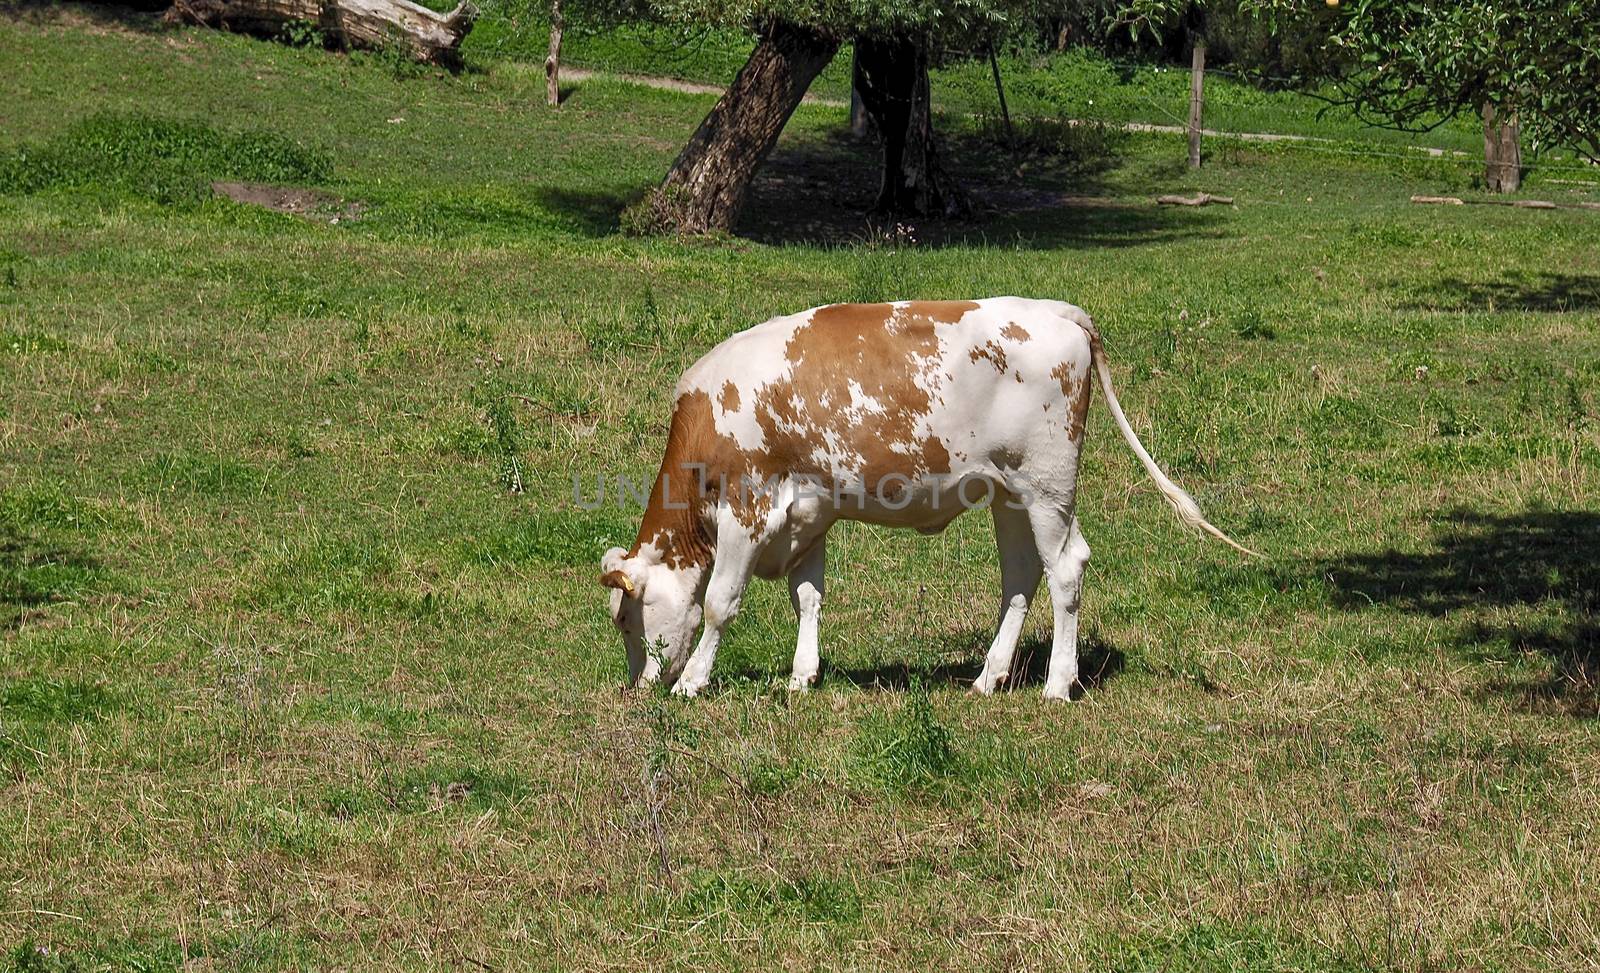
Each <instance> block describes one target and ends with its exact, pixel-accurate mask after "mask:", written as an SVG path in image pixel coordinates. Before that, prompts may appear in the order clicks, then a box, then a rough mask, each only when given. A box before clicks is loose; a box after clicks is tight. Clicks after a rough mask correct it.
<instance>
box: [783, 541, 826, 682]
mask: <svg viewBox="0 0 1600 973" xmlns="http://www.w3.org/2000/svg"><path fill="white" fill-rule="evenodd" d="M827 547H828V543H827V541H826V540H818V541H817V543H816V545H815V546H813V547H812V548H811V550H810V551H809V552H807V554H806V556H805V557H803V558H801V560H800V562H799V563H798V564H796V565H795V566H794V569H793V570H791V571H790V572H789V603H790V604H791V605H793V606H794V614H795V618H796V620H797V621H798V623H799V626H798V628H799V631H798V634H797V635H796V636H795V643H794V674H793V675H791V676H790V677H789V688H790V689H792V690H797V691H802V692H803V691H804V690H806V689H809V688H810V687H811V685H812V683H815V682H816V681H817V668H818V666H819V665H820V660H821V656H820V654H819V652H818V649H817V624H818V620H819V619H820V618H821V616H822V592H823V580H822V576H823V562H824V561H825V560H826V551H827Z"/></svg>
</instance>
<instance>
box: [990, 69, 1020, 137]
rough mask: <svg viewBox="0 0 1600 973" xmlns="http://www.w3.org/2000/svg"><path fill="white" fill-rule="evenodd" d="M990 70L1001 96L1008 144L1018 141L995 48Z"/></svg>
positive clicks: (1002, 116)
mask: <svg viewBox="0 0 1600 973" xmlns="http://www.w3.org/2000/svg"><path fill="white" fill-rule="evenodd" d="M989 69H990V70H992V71H993V72H994V90H995V94H997V95H999V96H1000V117H1001V118H1003V119H1005V122H1006V142H1007V143H1010V142H1013V141H1015V140H1016V133H1015V132H1013V131H1011V109H1009V108H1007V107H1006V86H1005V85H1003V84H1001V83H1000V61H999V59H998V58H996V57H995V56H994V48H993V47H991V48H989Z"/></svg>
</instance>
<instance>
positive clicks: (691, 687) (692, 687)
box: [672, 679, 706, 699]
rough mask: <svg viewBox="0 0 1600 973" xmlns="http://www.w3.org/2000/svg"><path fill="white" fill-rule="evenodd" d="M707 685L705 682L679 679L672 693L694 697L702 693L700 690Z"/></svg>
mask: <svg viewBox="0 0 1600 973" xmlns="http://www.w3.org/2000/svg"><path fill="white" fill-rule="evenodd" d="M705 686H706V684H705V683H703V682H690V681H689V680H687V679H679V680H678V682H677V684H676V685H674V686H673V687H672V695H674V696H683V697H685V698H689V699H692V698H694V697H695V696H698V695H700V690H702V689H704V688H705Z"/></svg>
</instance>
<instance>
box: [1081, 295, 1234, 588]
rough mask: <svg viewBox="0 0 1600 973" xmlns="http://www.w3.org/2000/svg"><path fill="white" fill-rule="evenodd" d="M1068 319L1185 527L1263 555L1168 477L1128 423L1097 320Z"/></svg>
mask: <svg viewBox="0 0 1600 973" xmlns="http://www.w3.org/2000/svg"><path fill="white" fill-rule="evenodd" d="M1068 320H1070V321H1072V322H1073V323H1074V324H1076V325H1077V326H1078V327H1080V328H1082V329H1083V330H1084V332H1085V333H1086V334H1088V336H1089V354H1090V357H1091V358H1092V359H1093V361H1094V369H1095V373H1096V374H1098V375H1099V376H1100V390H1101V391H1102V392H1104V393H1105V396H1106V405H1107V406H1108V407H1110V409H1111V417H1112V418H1113V419H1115V420H1116V422H1117V428H1118V429H1120V430H1121V431H1122V438H1123V439H1124V440H1126V441H1127V443H1128V446H1129V448H1131V449H1132V450H1133V454H1134V455H1135V456H1137V457H1139V462H1140V463H1141V464H1143V465H1144V471H1145V472H1146V473H1148V474H1150V479H1152V480H1154V481H1155V484H1156V489H1158V490H1160V491H1161V495H1162V496H1163V497H1166V499H1167V502H1168V503H1170V504H1172V509H1173V510H1175V511H1177V514H1178V519H1179V520H1181V521H1183V523H1184V526H1185V527H1188V528H1189V529H1191V530H1199V531H1204V532H1205V533H1207V534H1210V535H1211V536H1212V537H1215V538H1216V539H1217V540H1220V541H1222V542H1223V543H1224V544H1226V545H1228V546H1229V547H1231V548H1233V549H1234V550H1236V551H1239V552H1241V553H1243V554H1248V555H1250V556H1251V557H1261V556H1262V555H1261V554H1259V553H1257V552H1255V551H1252V550H1250V548H1248V547H1245V546H1244V545H1242V544H1239V543H1237V542H1235V541H1234V539H1233V538H1231V537H1229V536H1228V535H1227V534H1224V533H1223V532H1222V531H1220V530H1218V529H1217V528H1216V527H1214V526H1212V524H1211V522H1210V521H1208V520H1206V518H1205V515H1204V514H1202V513H1201V512H1200V505H1199V504H1197V503H1195V502H1194V497H1191V496H1189V495H1188V494H1187V493H1185V492H1183V489H1182V488H1181V487H1179V486H1178V485H1177V484H1176V483H1173V482H1172V481H1171V480H1170V479H1168V478H1167V474H1165V473H1163V472H1161V467H1159V466H1157V465H1156V461H1155V460H1154V459H1151V457H1150V454H1149V453H1148V452H1146V451H1145V448H1144V444H1143V443H1141V442H1139V437H1138V436H1136V435H1134V432H1133V427H1132V426H1130V425H1129V424H1128V417H1127V416H1125V415H1123V414H1122V403H1120V402H1118V401H1117V393H1116V392H1114V391H1112V389H1111V367H1110V366H1109V365H1107V364H1106V351H1105V348H1104V347H1103V346H1102V345H1101V344H1100V332H1098V331H1096V330H1095V327H1094V322H1092V321H1090V320H1089V317H1088V315H1085V314H1082V313H1081V312H1079V313H1078V314H1074V315H1068Z"/></svg>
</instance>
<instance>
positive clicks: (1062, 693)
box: [1044, 684, 1072, 703]
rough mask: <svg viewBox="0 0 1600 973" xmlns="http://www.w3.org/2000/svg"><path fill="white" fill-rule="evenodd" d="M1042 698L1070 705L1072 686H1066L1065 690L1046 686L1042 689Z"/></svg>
mask: <svg viewBox="0 0 1600 973" xmlns="http://www.w3.org/2000/svg"><path fill="white" fill-rule="evenodd" d="M1044 698H1045V699H1051V700H1059V701H1060V702H1063V703H1070V702H1072V686H1071V685H1070V684H1069V685H1067V686H1066V687H1065V688H1057V687H1055V686H1046V687H1044Z"/></svg>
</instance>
